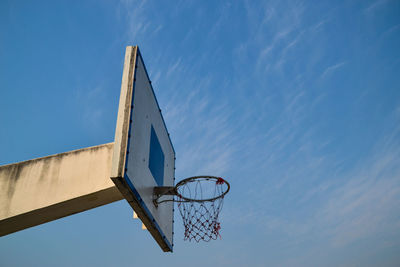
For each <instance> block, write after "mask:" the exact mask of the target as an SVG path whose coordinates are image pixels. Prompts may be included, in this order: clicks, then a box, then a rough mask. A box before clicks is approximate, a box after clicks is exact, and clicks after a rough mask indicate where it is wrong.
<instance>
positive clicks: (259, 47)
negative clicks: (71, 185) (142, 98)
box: [0, 0, 400, 266]
mask: <svg viewBox="0 0 400 267" xmlns="http://www.w3.org/2000/svg"><path fill="white" fill-rule="evenodd" d="M127 45H139V47H140V49H141V52H142V55H143V58H144V61H145V63H146V67H147V70H148V71H149V75H150V78H151V80H152V82H153V87H154V90H155V93H156V95H157V98H158V102H159V104H160V107H161V109H162V110H163V114H164V118H165V121H166V124H167V127H168V130H169V132H170V134H171V138H172V141H173V143H174V147H175V150H176V153H177V162H176V164H177V166H176V167H177V170H176V177H177V179H180V178H185V177H188V176H193V175H198V174H210V175H219V176H223V177H226V179H227V180H229V182H230V183H231V186H232V189H231V192H230V193H229V194H228V195H227V196H226V199H225V203H224V208H223V210H222V213H221V224H222V230H221V235H222V239H221V240H217V241H213V242H210V243H199V244H197V243H188V242H184V241H183V227H182V225H181V220H180V218H179V217H178V216H179V214H178V213H176V214H175V238H174V240H175V246H174V250H175V251H174V253H172V254H171V253H163V252H161V250H160V249H159V247H158V246H157V244H156V243H155V242H154V240H153V239H152V237H151V236H150V234H149V233H147V232H146V231H143V230H141V224H140V222H139V221H138V220H133V219H132V211H131V208H130V206H129V205H128V204H127V203H126V202H125V201H120V202H116V203H113V204H110V205H107V206H104V207H100V208H97V209H94V210H90V211H87V212H84V213H81V214H77V215H73V216H70V217H67V218H64V219H61V220H57V221H54V222H51V223H47V224H44V225H41V226H37V227H34V228H30V229H27V230H24V231H21V232H18V233H15V234H12V235H8V236H6V237H2V238H0V265H2V266H27V265H29V266H55V265H57V266H90V265H97V266H131V265H134V264H136V265H138V266H160V264H163V265H166V266H185V265H187V264H189V263H190V265H191V266H206V265H211V266H216V265H220V266H245V265H248V266H250V265H251V266H339V265H340V266H383V265H385V266H398V265H399V264H400V208H399V207H400V73H399V69H400V49H399V47H400V2H399V1H389V0H387V1H385V0H377V1H232V2H228V1H220V2H217V1H174V2H172V1H168V2H167V1H128V0H124V1H18V2H17V1H1V3H0V125H1V127H0V164H8V163H14V162H18V161H23V160H28V159H32V158H36V157H41V156H46V155H51V154H55V153H59V152H64V151H69V150H73V149H78V148H83V147H88V146H93V145H98V144H103V143H107V142H110V141H113V138H114V130H115V124H116V115H117V107H118V98H119V91H120V84H121V76H122V67H123V59H124V52H125V47H126V46H127Z"/></svg>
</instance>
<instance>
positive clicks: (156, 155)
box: [149, 125, 164, 186]
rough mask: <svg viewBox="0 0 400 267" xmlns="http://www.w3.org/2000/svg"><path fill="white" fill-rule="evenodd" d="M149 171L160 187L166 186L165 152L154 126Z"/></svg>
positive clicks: (151, 137)
mask: <svg viewBox="0 0 400 267" xmlns="http://www.w3.org/2000/svg"><path fill="white" fill-rule="evenodd" d="M149 169H150V171H151V174H152V175H153V177H154V180H155V181H156V182H157V184H158V186H163V185H164V152H163V151H162V149H161V145H160V141H158V138H157V135H156V132H155V131H154V128H153V125H152V126H151V136H150V156H149Z"/></svg>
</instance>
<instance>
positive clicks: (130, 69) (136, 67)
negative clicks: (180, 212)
mask: <svg viewBox="0 0 400 267" xmlns="http://www.w3.org/2000/svg"><path fill="white" fill-rule="evenodd" d="M113 153H114V154H113V160H112V169H111V179H112V180H113V182H114V183H115V185H116V186H117V188H118V189H119V191H120V192H121V193H122V195H123V196H124V198H125V199H126V200H127V201H128V203H129V204H130V205H131V207H132V208H133V210H134V211H135V213H136V214H137V215H138V217H139V218H140V219H141V220H142V222H143V223H144V225H145V226H146V228H147V229H148V230H149V232H150V233H151V235H152V236H153V238H154V239H155V240H156V241H157V243H158V244H159V245H160V247H161V249H162V250H163V251H172V248H173V212H174V207H173V202H167V203H164V204H163V205H158V207H156V206H155V205H154V204H153V188H154V187H156V186H173V185H174V180H175V178H174V176H175V151H174V148H173V146H172V143H171V139H170V138H169V134H168V131H167V128H166V126H165V122H164V119H163V117H162V115H161V110H160V108H159V105H158V103H157V99H156V97H155V95H154V90H153V88H152V85H151V82H150V80H149V76H148V73H147V70H146V67H145V65H144V62H143V59H142V56H141V54H140V51H139V48H138V47H137V46H135V47H133V46H129V47H127V48H126V53H125V63H124V71H123V76H122V84H121V95H120V100H119V108H118V117H117V126H116V131H115V140H114V152H113ZM168 197H169V198H171V199H172V196H167V198H168Z"/></svg>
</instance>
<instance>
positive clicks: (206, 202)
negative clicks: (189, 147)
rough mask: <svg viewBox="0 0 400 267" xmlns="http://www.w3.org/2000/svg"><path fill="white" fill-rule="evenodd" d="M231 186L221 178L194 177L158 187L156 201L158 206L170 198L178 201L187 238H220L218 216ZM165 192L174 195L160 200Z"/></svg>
mask: <svg viewBox="0 0 400 267" xmlns="http://www.w3.org/2000/svg"><path fill="white" fill-rule="evenodd" d="M229 189H230V185H229V183H228V182H227V181H225V180H224V179H222V178H221V177H216V176H194V177H189V178H186V179H184V180H182V181H180V182H179V183H178V184H177V185H176V186H174V187H155V188H154V197H155V198H154V201H153V202H154V204H155V206H156V207H157V206H158V205H159V204H161V203H163V202H167V201H174V202H177V205H178V209H179V212H180V214H181V216H182V220H183V225H184V227H185V233H184V240H189V241H191V240H195V241H196V242H199V241H200V240H203V241H206V242H208V241H210V240H212V239H214V240H215V239H217V238H218V237H221V236H220V234H219V230H220V229H221V225H220V223H219V221H218V216H219V213H220V211H221V209H222V206H223V202H224V196H225V195H226V194H227V193H228V192H229ZM164 195H174V198H173V199H165V200H161V201H160V198H161V197H162V196H164Z"/></svg>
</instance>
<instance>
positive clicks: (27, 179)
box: [0, 143, 123, 236]
mask: <svg viewBox="0 0 400 267" xmlns="http://www.w3.org/2000/svg"><path fill="white" fill-rule="evenodd" d="M113 148H114V143H109V144H104V145H99V146H95V147H89V148H84V149H79V150H74V151H70V152H65V153H61V154H56V155H52V156H48V157H44V158H38V159H33V160H28V161H24V162H19V163H15V164H9V165H4V166H0V236H4V235H7V234H11V233H13V232H16V231H19V230H23V229H26V228H28V227H32V226H35V225H39V224H42V223H45V222H49V221H52V220H56V219H59V218H62V217H65V216H68V215H72V214H75V213H78V212H82V211H85V210H88V209H92V208H95V207H98V206H101V205H105V204H109V203H111V202H114V201H118V200H121V199H123V197H122V195H121V193H120V192H119V191H118V189H117V188H116V187H115V185H114V183H113V182H112V181H111V179H110V174H111V162H112V156H113Z"/></svg>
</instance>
